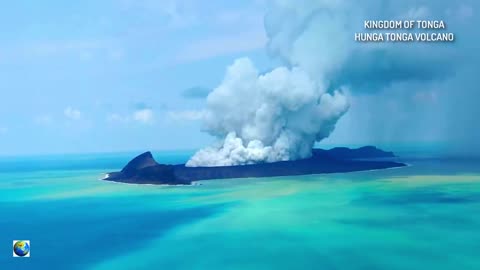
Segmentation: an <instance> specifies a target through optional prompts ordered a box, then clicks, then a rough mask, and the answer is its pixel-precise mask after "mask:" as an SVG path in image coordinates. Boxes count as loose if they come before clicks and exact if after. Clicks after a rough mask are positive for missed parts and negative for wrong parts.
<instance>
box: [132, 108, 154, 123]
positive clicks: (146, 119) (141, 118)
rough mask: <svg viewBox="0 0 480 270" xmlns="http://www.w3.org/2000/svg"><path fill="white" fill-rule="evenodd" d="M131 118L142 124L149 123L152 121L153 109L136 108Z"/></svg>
mask: <svg viewBox="0 0 480 270" xmlns="http://www.w3.org/2000/svg"><path fill="white" fill-rule="evenodd" d="M133 120H135V121H137V122H140V123H144V124H151V123H153V111H152V110H151V109H141V110H137V111H135V112H134V113H133Z"/></svg>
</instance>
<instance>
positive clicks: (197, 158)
mask: <svg viewBox="0 0 480 270" xmlns="http://www.w3.org/2000/svg"><path fill="white" fill-rule="evenodd" d="M347 109H348V102H347V99H346V97H345V96H344V95H343V94H341V92H339V91H336V92H334V93H333V94H330V93H327V92H326V90H325V87H324V86H323V85H322V84H320V83H318V82H316V81H314V80H312V79H311V78H310V77H309V76H308V75H307V73H306V72H304V71H303V70H302V69H300V68H297V67H295V68H292V69H288V68H286V67H279V68H276V69H274V70H273V71H271V72H269V73H266V74H263V75H261V74H259V72H258V71H257V69H256V68H255V67H254V65H253V63H252V62H251V61H250V60H249V59H248V58H242V59H238V60H236V61H235V62H234V63H233V65H231V66H230V67H229V68H228V69H227V74H226V75H225V78H224V80H223V82H222V84H221V85H220V86H219V87H217V88H216V89H214V90H213V92H212V93H211V94H210V95H209V96H208V98H207V111H206V113H205V124H206V129H207V131H208V132H209V133H211V134H213V135H216V136H218V137H220V138H225V139H224V140H223V142H220V143H219V144H218V145H214V146H211V147H208V148H205V149H203V150H200V151H199V152H197V153H196V154H195V155H194V156H193V157H192V158H191V159H190V160H189V161H188V163H187V166H226V165H241V164H251V163H258V162H274V161H281V160H292V159H299V158H306V157H309V156H310V155H311V149H312V147H313V144H314V143H315V141H318V140H321V139H323V138H325V137H327V136H328V135H329V134H330V133H331V132H332V131H333V129H334V126H335V123H336V122H337V120H338V119H339V118H340V117H341V116H342V115H343V114H344V113H345V112H346V110H347Z"/></svg>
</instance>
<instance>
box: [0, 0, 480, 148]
mask: <svg viewBox="0 0 480 270" xmlns="http://www.w3.org/2000/svg"><path fill="white" fill-rule="evenodd" d="M267 2H268V1H261V0H250V1H248V0H246V1H220V0H214V1H194V0H166V1H155V0H139V1H134V0H103V1H97V0H85V1H60V0H57V1H55V0H45V1H32V0H30V1H27V0H18V1H4V2H2V4H1V8H0V33H1V34H0V155H29V154H51V153H85V152H119V151H143V150H177V149H192V150H193V149H198V148H201V147H203V146H205V145H207V144H209V143H211V142H212V141H214V138H213V137H212V136H210V135H209V134H206V133H205V132H202V122H201V121H200V120H201V118H202V114H201V112H202V109H203V107H204V106H205V98H206V96H207V95H208V93H209V92H210V91H211V90H212V89H214V88H215V87H216V86H218V85H219V84H220V83H221V81H222V79H223V77H224V74H225V69H226V67H227V66H229V65H231V64H232V63H233V62H234V60H235V59H237V58H240V57H245V56H246V57H249V58H250V59H251V60H252V61H253V62H254V63H255V65H256V66H257V68H258V69H259V70H260V71H268V70H271V69H272V68H274V67H276V66H277V65H279V63H281V62H282V59H281V57H272V56H271V52H270V51H269V45H271V44H272V43H271V40H270V38H269V37H270V36H269V33H267V32H266V30H265V29H266V28H265V25H264V16H265V14H268V12H269V11H270V9H269V8H270V6H269V4H268V3H267ZM303 2H305V1H303ZM306 2H309V1H306ZM332 2H337V1H332ZM380 2H381V1H380ZM380 2H379V1H373V0H372V1H366V2H365V4H363V5H364V6H363V8H365V9H366V10H368V9H369V8H374V9H377V8H378V9H381V8H385V9H386V11H385V12H386V13H385V14H388V15H389V18H390V17H392V18H393V17H395V16H396V15H398V14H405V13H406V12H411V13H412V14H410V15H411V16H418V15H419V14H420V15H422V12H423V15H424V16H427V17H434V18H446V19H448V20H449V22H451V25H452V27H451V29H452V31H455V33H456V35H457V37H458V41H457V42H455V43H454V44H453V45H452V44H450V45H448V44H443V45H438V46H437V47H435V48H434V49H433V50H430V49H427V50H425V49H422V51H421V52H422V53H419V52H420V51H415V55H412V51H409V50H408V49H405V47H400V46H395V48H393V47H392V48H389V47H387V48H383V49H378V50H375V52H374V53H370V52H367V53H365V56H364V57H363V54H362V52H359V53H356V52H355V48H353V49H352V51H353V52H355V53H352V55H353V56H355V57H346V58H345V60H344V61H345V62H342V63H346V64H343V65H342V67H343V68H341V69H339V70H337V71H336V72H333V73H332V74H331V76H332V81H333V83H332V84H334V83H338V84H345V85H348V86H349V89H350V90H349V91H348V94H349V96H350V98H351V99H350V100H351V108H350V110H349V112H348V113H347V114H346V115H345V116H344V117H343V118H342V119H340V121H339V122H338V124H337V128H336V129H335V131H334V132H333V133H332V134H331V136H330V137H329V138H328V139H327V140H326V141H325V144H345V145H348V144H389V143H402V142H407V143H416V142H442V143H451V144H452V145H458V146H459V149H460V148H462V147H463V148H464V147H465V143H466V142H468V143H470V142H471V143H475V142H476V138H477V137H478V136H480V131H479V124H478V123H479V121H476V120H475V119H473V118H472V115H475V114H477V113H478V112H479V110H478V108H477V107H478V106H477V105H476V104H477V102H478V99H477V98H478V96H479V95H478V94H477V93H478V91H477V85H478V84H477V83H478V80H479V79H478V74H477V75H476V73H475V71H474V70H475V68H476V67H477V65H478V61H477V60H479V57H478V56H479V53H478V52H477V50H478V44H479V43H478V42H477V41H478V35H477V33H478V30H477V29H476V27H475V26H474V25H475V24H476V22H479V19H478V10H479V9H478V7H479V4H478V3H477V2H476V1H473V0H470V1H468V0H466V1H460V2H455V3H453V2H452V1H433V0H430V1H403V2H402V4H399V5H398V7H396V6H395V4H394V3H396V1H390V2H391V3H392V4H391V6H387V7H385V6H381V7H379V6H380V4H379V3H380ZM387 2H389V1H387ZM392 10H393V11H392ZM388 12H389V13H388ZM415 12H416V13H415ZM476 25H478V24H476ZM267 29H268V28H267ZM345 34H349V35H350V33H345ZM355 46H360V45H358V44H357V45H355ZM419 50H420V49H419ZM424 52H428V53H424ZM312 57H313V56H312ZM380 62H381V63H383V64H382V65H379V64H378V63H380ZM290 64H291V63H290ZM365 66H368V67H369V68H366V69H365V68H364V67H365ZM382 67H383V68H382ZM385 67H387V68H385ZM412 70H414V71H415V72H413V73H412V72H410V73H411V74H410V73H409V72H408V71H412ZM399 74H400V75H399ZM402 74H406V75H405V76H403V75H402ZM406 89H407V90H406ZM460 104H462V105H460ZM469 148H471V147H469ZM474 148H475V149H477V148H478V149H480V144H479V143H478V142H476V143H475V145H474Z"/></svg>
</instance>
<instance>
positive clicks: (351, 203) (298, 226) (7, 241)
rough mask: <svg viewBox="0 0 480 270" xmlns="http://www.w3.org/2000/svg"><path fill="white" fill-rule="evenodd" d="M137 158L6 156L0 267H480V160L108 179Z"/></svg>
mask: <svg viewBox="0 0 480 270" xmlns="http://www.w3.org/2000/svg"><path fill="white" fill-rule="evenodd" d="M136 154H138V153H121V154H92V155H86V154H84V155H65V156H60V155H57V156H34V157H1V158H0V269H1V270H14V269H35V270H36V269H62V270H65V269H90V270H105V269H112V270H121V269H129V270H130V269H133V270H141V269H189V270H191V269H222V270H223V269H276V270H280V269H288V270H292V269H366V270H367V269H368V270H375V269H389V270H390V269H402V270H403V269H422V270H425V269H436V270H441V269H452V270H453V269H455V270H457V269H462V270H465V269H472V270H473V269H480V160H478V159H465V158H445V157H443V158H441V157H435V156H428V155H427V156H422V157H420V156H421V155H414V154H412V153H409V154H408V155H406V156H404V157H403V159H401V160H403V161H405V162H407V163H408V164H409V165H410V166H408V167H405V168H399V169H387V170H379V171H368V172H356V173H346V174H329V175H312V176H294V177H275V178H261V179H253V178H252V179H231V180H213V181H204V182H200V183H198V184H197V185H194V186H152V185H130V184H120V183H114V182H106V181H101V180H99V179H100V178H101V177H102V176H103V175H104V173H106V172H109V171H114V170H118V169H120V168H121V167H123V165H125V163H126V162H128V160H129V159H131V158H132V157H133V156H134V155H136ZM190 154H191V153H189V152H158V153H154V156H155V157H156V159H157V160H158V161H159V162H162V163H182V162H184V161H185V160H187V158H188V156H189V155H190ZM400 155H401V154H400ZM15 239H23V240H30V241H31V257H30V258H13V257H12V246H11V243H12V240H15Z"/></svg>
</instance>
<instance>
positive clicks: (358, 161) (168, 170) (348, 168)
mask: <svg viewBox="0 0 480 270" xmlns="http://www.w3.org/2000/svg"><path fill="white" fill-rule="evenodd" d="M395 157H396V156H395V154H394V153H393V152H387V151H383V150H381V149H378V148H376V147H374V146H365V147H361V148H356V149H350V148H346V147H336V148H332V149H330V150H324V149H312V156H311V157H309V158H306V159H299V160H289V161H278V162H271V163H256V164H247V165H236V166H216V167H188V166H185V164H177V165H168V164H160V163H158V162H157V161H156V160H155V159H154V158H153V156H152V153H151V152H145V153H143V154H140V155H138V156H137V157H135V158H134V159H132V160H131V161H130V162H128V164H127V165H126V166H125V167H124V168H123V169H122V170H121V171H119V172H111V173H108V174H107V175H106V176H105V178H104V179H103V180H106V181H114V182H122V183H131V184H159V185H190V184H192V183H193V182H195V181H201V180H214V179H229V178H249V177H275V176H294V175H309V174H327V173H346V172H355V171H368V170H378V169H387V168H398V167H404V166H406V164H404V163H400V162H397V161H393V160H392V158H395Z"/></svg>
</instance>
